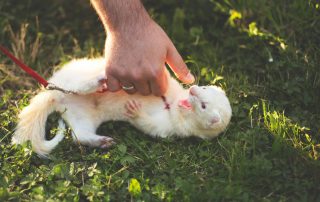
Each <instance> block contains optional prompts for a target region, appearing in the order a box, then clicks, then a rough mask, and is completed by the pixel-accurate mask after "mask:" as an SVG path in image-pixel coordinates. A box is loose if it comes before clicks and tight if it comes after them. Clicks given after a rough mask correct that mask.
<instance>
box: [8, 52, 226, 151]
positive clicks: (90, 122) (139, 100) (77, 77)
mask: <svg viewBox="0 0 320 202" xmlns="http://www.w3.org/2000/svg"><path fill="white" fill-rule="evenodd" d="M104 64H105V61H104V60H103V59H102V58H98V59H80V60H74V61H71V62H70V63H68V64H66V65H65V66H64V67H63V68H62V69H60V70H59V71H57V72H56V73H54V75H53V76H52V78H51V79H50V80H49V82H50V83H53V84H55V85H57V86H59V87H61V88H63V89H65V90H72V91H75V92H78V94H77V95H75V94H64V93H62V92H60V91H57V90H51V91H49V90H44V91H42V92H40V93H39V94H38V95H36V96H35V97H34V98H33V99H32V100H31V103H30V105H29V106H27V107H26V108H24V109H23V110H22V112H21V113H20V115H19V119H20V120H19V123H18V125H17V128H16V131H15V134H14V136H13V139H12V142H13V143H14V144H21V143H23V142H25V141H27V140H30V141H31V143H32V147H33V150H34V151H35V152H37V153H38V154H40V155H47V154H48V153H50V151H51V150H52V149H53V148H54V147H55V146H56V145H57V144H58V143H59V142H60V141H61V140H62V139H63V133H62V132H60V133H59V134H57V135H56V136H55V137H54V138H53V139H52V140H45V123H46V120H47V117H48V115H49V114H50V113H52V112H53V111H58V112H60V113H61V115H62V117H63V119H64V120H65V121H66V122H67V123H68V124H69V125H70V127H71V128H72V130H73V132H74V133H73V138H74V140H75V141H78V142H80V143H81V144H85V145H89V146H94V147H108V146H110V145H111V144H112V143H113V142H112V138H110V137H107V136H100V135H97V134H96V129H97V128H98V126H99V125H100V124H101V123H102V122H105V121H111V120H114V121H128V122H130V123H131V124H132V125H134V126H135V127H137V128H139V129H140V130H142V131H143V132H144V133H146V134H149V135H151V136H156V137H168V136H172V135H176V136H182V137H186V136H192V135H193V136H198V137H201V138H206V139H207V138H213V137H216V136H217V135H218V134H219V133H221V132H222V131H223V130H225V128H226V127H227V125H228V123H229V122H230V118H231V107H230V103H229V101H228V98H227V97H226V95H225V93H224V91H223V90H222V89H220V88H218V87H216V86H205V87H199V86H192V87H191V88H190V89H183V88H182V86H181V85H180V84H179V83H178V82H177V81H176V80H175V79H173V78H171V77H170V78H169V88H168V91H167V93H166V94H165V97H166V101H167V103H168V104H169V105H170V109H165V104H164V102H163V100H162V99H161V98H160V97H155V96H141V95H139V94H134V95H128V94H127V93H125V92H123V91H118V92H116V93H111V92H105V93H96V91H97V89H99V88H100V87H101V83H100V82H99V81H100V80H101V79H103V78H104V74H105V73H104V71H105V70H104V68H105V65H104ZM183 100H184V101H185V102H184V103H189V104H190V105H184V104H182V103H183V102H182V101H183ZM129 103H131V104H132V103H134V104H136V106H138V107H134V108H133V109H129V110H128V108H130V107H128V106H129ZM202 105H205V109H203V106H202ZM59 127H60V128H64V126H63V124H62V122H60V123H59Z"/></svg>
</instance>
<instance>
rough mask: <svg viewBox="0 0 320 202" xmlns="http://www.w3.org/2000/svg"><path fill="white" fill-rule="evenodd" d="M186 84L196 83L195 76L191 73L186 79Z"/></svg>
mask: <svg viewBox="0 0 320 202" xmlns="http://www.w3.org/2000/svg"><path fill="white" fill-rule="evenodd" d="M184 80H185V82H186V83H188V84H192V83H193V82H194V81H195V78H194V76H193V75H192V74H191V72H189V73H188V74H187V76H186V77H185V78H184Z"/></svg>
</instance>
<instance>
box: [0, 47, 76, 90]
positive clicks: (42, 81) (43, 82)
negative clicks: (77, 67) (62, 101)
mask: <svg viewBox="0 0 320 202" xmlns="http://www.w3.org/2000/svg"><path fill="white" fill-rule="evenodd" d="M0 50H1V51H2V52H3V53H4V54H5V55H6V56H8V57H9V58H10V59H11V60H12V61H13V62H14V63H16V64H17V65H18V66H19V67H20V68H21V69H23V70H24V71H25V72H26V73H27V74H29V75H30V76H32V77H33V78H34V79H35V80H37V81H38V82H39V83H40V84H41V85H43V86H44V87H45V88H46V89H47V90H58V91H61V92H63V93H67V94H77V93H76V92H73V91H70V90H64V89H63V88H60V87H58V86H56V85H54V84H53V83H49V82H48V81H47V80H45V79H44V78H43V77H41V76H40V75H39V74H38V73H37V72H35V71H34V70H33V69H32V68H31V67H28V66H27V65H25V64H24V63H23V62H21V61H20V60H19V59H18V58H16V57H15V56H14V55H12V54H11V53H10V52H9V51H8V50H7V49H5V48H4V47H3V46H1V45H0Z"/></svg>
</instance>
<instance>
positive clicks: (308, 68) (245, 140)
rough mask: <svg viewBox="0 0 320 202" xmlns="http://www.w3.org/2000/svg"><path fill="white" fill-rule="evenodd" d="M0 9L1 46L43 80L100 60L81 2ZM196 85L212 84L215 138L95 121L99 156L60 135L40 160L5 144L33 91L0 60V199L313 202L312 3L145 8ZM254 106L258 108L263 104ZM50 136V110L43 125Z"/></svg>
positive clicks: (317, 112)
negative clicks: (221, 124)
mask: <svg viewBox="0 0 320 202" xmlns="http://www.w3.org/2000/svg"><path fill="white" fill-rule="evenodd" d="M13 4H14V3H13V1H1V2H0V26H1V27H3V28H4V29H3V32H1V33H0V40H1V45H4V46H6V47H7V48H8V49H10V51H12V52H14V54H15V55H17V56H18V57H19V58H21V59H22V60H23V61H24V62H25V63H26V64H28V65H29V66H32V67H33V68H34V69H35V70H37V71H38V72H39V73H40V74H41V75H43V76H44V77H46V78H48V77H49V76H50V75H51V73H52V71H54V69H57V68H60V66H61V64H64V63H65V62H67V61H69V60H71V59H72V58H79V57H98V56H101V55H103V46H104V40H105V34H104V31H103V28H102V26H101V23H100V21H99V20H98V18H97V15H96V14H95V13H94V11H93V9H92V8H91V7H90V4H89V3H88V1H85V0H80V1H79V0H77V1H76V0H72V1H71V2H70V1H62V0H57V1H50V5H48V2H44V1H40V0H26V1H25V2H23V3H21V4H15V5H13ZM145 5H146V7H147V9H148V11H149V12H150V13H151V15H152V17H153V18H154V19H155V20H156V21H157V22H158V23H159V24H160V25H161V26H162V27H163V28H164V29H165V31H166V32H167V33H168V35H169V36H170V38H171V39H172V40H173V42H174V43H175V45H176V47H177V49H178V50H179V51H180V53H181V54H182V56H183V58H184V59H185V60H186V63H187V65H188V67H189V68H190V69H191V71H192V73H194V74H195V75H196V77H197V81H196V83H197V84H201V85H212V84H214V85H218V86H221V87H222V88H224V89H225V90H226V92H227V95H228V97H229V98H230V102H231V104H232V109H233V117H232V120H231V123H230V126H229V127H228V129H227V130H226V132H225V133H223V134H221V136H220V137H219V138H217V139H214V140H210V141H204V140H200V139H196V138H187V139H178V138H170V139H154V138H151V137H149V136H148V135H145V134H141V132H140V131H138V130H136V129H134V128H133V127H131V126H130V125H129V124H126V123H122V122H121V123H105V124H103V125H102V126H101V127H100V128H99V129H98V133H99V134H102V135H109V136H112V137H113V138H114V139H115V140H116V142H117V145H115V146H114V147H113V148H112V149H110V150H101V149H94V148H88V147H85V146H80V145H78V144H74V143H73V142H72V139H71V137H70V134H69V133H70V130H67V131H66V138H65V139H64V140H63V141H62V143H61V144H59V146H58V147H57V148H56V149H55V150H54V151H53V153H52V154H51V155H50V159H41V158H39V157H38V156H37V155H36V154H34V153H33V152H32V150H31V145H30V144H29V143H26V144H25V145H22V146H11V145H10V140H11V135H12V133H13V131H14V128H15V126H16V123H17V115H18V113H19V111H20V110H21V109H22V108H23V107H25V106H26V105H28V103H29V100H30V99H31V97H32V96H33V95H35V94H36V93H37V89H38V84H37V83H36V82H35V81H33V80H32V79H31V78H30V77H29V76H27V75H25V74H24V73H23V72H21V70H20V69H18V68H17V67H16V66H14V65H13V64H12V62H11V61H9V59H8V58H6V57H5V56H3V55H2V54H0V83H1V86H0V201H8V200H11V201H16V200H21V201H63V200H65V201H319V200H320V198H319V197H320V194H319V193H320V190H319V181H320V175H319V170H320V164H319V150H320V136H319V135H320V128H319V126H320V108H319V103H320V96H319V93H318V92H319V88H320V72H319V64H320V57H319V53H320V49H319V45H318V39H319V35H320V24H319V22H320V14H319V3H318V2H317V1H305V0H297V1H292V2H288V1H269V0H259V1H256V0H240V1H229V0H228V1H227V0H210V1H184V2H183V4H182V3H179V2H177V1H145ZM262 100H263V101H262ZM47 131H48V133H49V136H52V135H54V132H55V131H56V118H55V115H53V116H51V117H50V119H49V122H48V128H47Z"/></svg>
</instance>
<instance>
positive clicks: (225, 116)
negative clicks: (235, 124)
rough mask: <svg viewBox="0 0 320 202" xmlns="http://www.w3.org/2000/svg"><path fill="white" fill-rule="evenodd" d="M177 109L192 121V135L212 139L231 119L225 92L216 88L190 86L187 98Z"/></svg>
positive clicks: (181, 101)
mask: <svg viewBox="0 0 320 202" xmlns="http://www.w3.org/2000/svg"><path fill="white" fill-rule="evenodd" d="M179 107H180V108H181V110H183V111H184V112H185V113H186V115H187V116H189V119H190V120H192V121H193V123H190V124H192V127H191V128H192V130H194V131H192V133H193V135H195V136H199V137H201V138H205V139H208V138H213V137H216V136H217V135H218V134H219V133H221V132H222V131H223V130H225V129H226V127H227V125H228V124H229V122H230V119H231V114H232V111H231V106H230V103H229V100H228V98H227V96H226V94H225V92H224V91H223V90H222V89H221V88H219V87H217V86H192V87H191V88H190V89H189V95H188V98H187V99H185V100H180V102H179Z"/></svg>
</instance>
